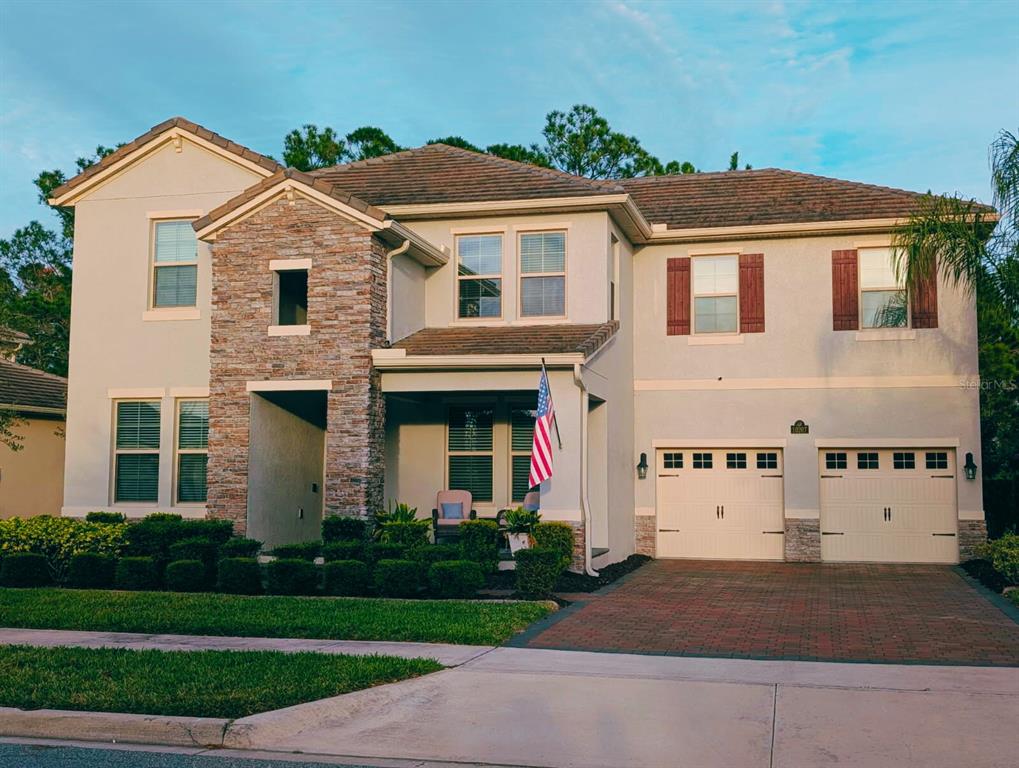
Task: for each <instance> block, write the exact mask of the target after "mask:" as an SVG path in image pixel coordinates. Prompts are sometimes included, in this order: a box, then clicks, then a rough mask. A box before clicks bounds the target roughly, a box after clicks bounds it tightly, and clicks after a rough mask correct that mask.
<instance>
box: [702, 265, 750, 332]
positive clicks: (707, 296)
mask: <svg viewBox="0 0 1019 768" xmlns="http://www.w3.org/2000/svg"><path fill="white" fill-rule="evenodd" d="M739 257H740V255H739V254H738V253H703V254H697V255H692V256H690V335H691V336H702V337H704V336H713V337H722V336H739V305H740V295H739ZM701 259H704V260H710V259H732V260H734V261H735V262H736V290H735V291H726V292H724V293H697V280H696V269H697V261H698V260H701ZM729 296H732V297H733V298H735V299H736V329H735V330H733V331H698V330H697V299H721V298H727V297H729Z"/></svg>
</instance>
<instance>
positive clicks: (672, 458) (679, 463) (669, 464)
mask: <svg viewBox="0 0 1019 768" xmlns="http://www.w3.org/2000/svg"><path fill="white" fill-rule="evenodd" d="M662 462H663V466H664V467H665V468H666V469H682V468H683V454H681V453H666V454H663V455H662Z"/></svg>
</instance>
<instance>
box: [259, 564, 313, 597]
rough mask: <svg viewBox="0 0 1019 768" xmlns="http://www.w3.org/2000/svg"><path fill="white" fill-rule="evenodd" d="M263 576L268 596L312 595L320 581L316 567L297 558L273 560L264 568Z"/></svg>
mask: <svg viewBox="0 0 1019 768" xmlns="http://www.w3.org/2000/svg"><path fill="white" fill-rule="evenodd" d="M265 574H266V592H268V593H269V594H270V595H314V594H315V593H316V592H318V587H319V582H320V581H321V579H322V574H321V573H319V568H318V566H317V565H315V564H314V563H312V562H309V561H308V560H301V559H298V558H284V559H280V560H274V561H273V562H271V563H269V564H268V565H267V566H266V568H265Z"/></svg>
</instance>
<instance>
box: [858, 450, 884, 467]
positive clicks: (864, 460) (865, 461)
mask: <svg viewBox="0 0 1019 768" xmlns="http://www.w3.org/2000/svg"><path fill="white" fill-rule="evenodd" d="M856 468H857V469H879V468H880V464H879V462H878V456H877V453H871V452H862V453H858V454H856Z"/></svg>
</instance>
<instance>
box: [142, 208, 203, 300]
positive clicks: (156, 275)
mask: <svg viewBox="0 0 1019 768" xmlns="http://www.w3.org/2000/svg"><path fill="white" fill-rule="evenodd" d="M152 242H153V246H152V251H153V253H152V307H153V309H164V308H170V307H194V306H196V305H197V302H198V240H197V238H196V237H195V231H194V229H192V227H191V220H190V219H187V220H180V221H156V222H154V228H153V236H152Z"/></svg>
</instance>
